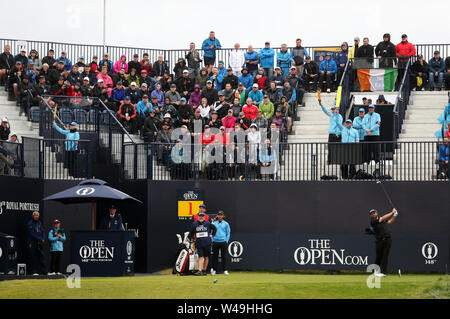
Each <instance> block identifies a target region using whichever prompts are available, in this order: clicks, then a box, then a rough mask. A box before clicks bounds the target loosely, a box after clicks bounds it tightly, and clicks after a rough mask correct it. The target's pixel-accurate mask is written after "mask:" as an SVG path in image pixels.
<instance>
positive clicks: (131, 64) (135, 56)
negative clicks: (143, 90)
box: [128, 54, 141, 81]
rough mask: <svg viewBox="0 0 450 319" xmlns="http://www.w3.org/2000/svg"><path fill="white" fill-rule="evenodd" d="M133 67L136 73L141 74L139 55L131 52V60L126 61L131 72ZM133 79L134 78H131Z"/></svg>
mask: <svg viewBox="0 0 450 319" xmlns="http://www.w3.org/2000/svg"><path fill="white" fill-rule="evenodd" d="M132 69H134V71H135V72H136V74H141V63H140V62H139V55H138V54H133V60H131V61H129V62H128V70H129V71H130V73H131V70H132ZM132 81H135V80H132Z"/></svg>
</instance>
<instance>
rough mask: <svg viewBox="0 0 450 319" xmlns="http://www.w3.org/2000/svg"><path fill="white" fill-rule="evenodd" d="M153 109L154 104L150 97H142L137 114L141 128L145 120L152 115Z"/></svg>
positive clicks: (137, 106) (137, 107)
mask: <svg viewBox="0 0 450 319" xmlns="http://www.w3.org/2000/svg"><path fill="white" fill-rule="evenodd" d="M152 108H153V106H152V104H151V103H150V102H149V100H148V95H147V94H145V95H144V96H142V100H141V101H139V102H138V104H137V105H136V113H137V117H138V123H139V127H140V128H141V127H142V126H143V125H144V120H145V118H146V117H147V116H149V114H150V110H151V109H152Z"/></svg>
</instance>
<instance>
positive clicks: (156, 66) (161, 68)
mask: <svg viewBox="0 0 450 319" xmlns="http://www.w3.org/2000/svg"><path fill="white" fill-rule="evenodd" d="M164 73H167V74H170V72H169V66H168V65H167V63H166V62H164V61H163V55H162V54H159V55H158V60H156V61H155V63H153V77H154V78H155V79H156V81H160V80H161V78H162V76H163V75H164Z"/></svg>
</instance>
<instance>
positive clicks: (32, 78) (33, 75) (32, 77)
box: [26, 60, 39, 85]
mask: <svg viewBox="0 0 450 319" xmlns="http://www.w3.org/2000/svg"><path fill="white" fill-rule="evenodd" d="M26 75H27V76H28V81H29V82H30V84H32V85H35V84H36V83H37V78H38V76H39V71H38V70H37V69H36V66H35V65H34V62H33V61H31V60H29V61H28V66H27V73H26Z"/></svg>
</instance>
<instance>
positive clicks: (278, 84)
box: [272, 66, 284, 90]
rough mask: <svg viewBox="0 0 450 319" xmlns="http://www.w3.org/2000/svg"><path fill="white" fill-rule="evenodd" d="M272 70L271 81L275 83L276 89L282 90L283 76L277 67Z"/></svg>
mask: <svg viewBox="0 0 450 319" xmlns="http://www.w3.org/2000/svg"><path fill="white" fill-rule="evenodd" d="M274 70H275V72H274V73H273V78H272V81H273V82H275V84H276V88H277V89H278V90H281V89H282V88H283V81H284V75H283V73H282V72H281V68H280V67H279V66H276V67H275V69H274Z"/></svg>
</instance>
